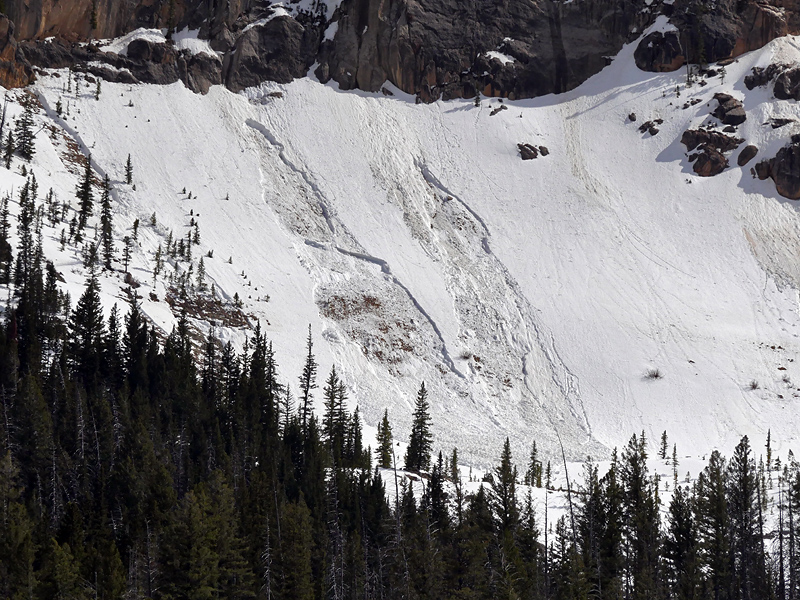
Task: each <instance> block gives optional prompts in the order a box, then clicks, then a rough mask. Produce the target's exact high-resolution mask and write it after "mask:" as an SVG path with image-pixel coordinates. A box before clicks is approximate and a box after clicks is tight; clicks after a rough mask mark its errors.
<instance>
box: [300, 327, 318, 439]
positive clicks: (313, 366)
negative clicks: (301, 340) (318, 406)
mask: <svg viewBox="0 0 800 600" xmlns="http://www.w3.org/2000/svg"><path fill="white" fill-rule="evenodd" d="M316 388H317V361H316V359H315V358H314V342H313V340H312V338H311V325H309V326H308V337H307V338H306V362H305V364H304V365H303V374H302V375H300V411H301V412H300V425H301V426H302V428H303V431H307V427H308V420H309V418H310V417H311V411H312V400H313V391H314V390H315V389H316Z"/></svg>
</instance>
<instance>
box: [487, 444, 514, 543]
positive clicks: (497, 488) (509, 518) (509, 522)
mask: <svg viewBox="0 0 800 600" xmlns="http://www.w3.org/2000/svg"><path fill="white" fill-rule="evenodd" d="M489 502H490V504H491V506H492V512H493V513H494V518H495V521H496V523H497V529H498V531H500V532H501V534H506V533H513V532H514V530H516V528H517V525H518V524H519V501H518V499H517V468H516V467H515V466H514V465H513V464H512V462H511V443H510V441H509V439H508V438H506V441H505V443H504V444H503V452H502V454H501V455H500V465H499V466H497V467H495V469H494V473H493V477H492V482H491V492H490V494H489Z"/></svg>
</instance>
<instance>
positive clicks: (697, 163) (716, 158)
mask: <svg viewBox="0 0 800 600" xmlns="http://www.w3.org/2000/svg"><path fill="white" fill-rule="evenodd" d="M701 150H702V151H701V152H700V153H699V154H696V155H694V158H695V160H694V164H693V165H692V169H693V170H694V172H695V173H697V174H698V175H700V177H713V176H714V175H719V174H720V173H722V171H724V170H725V169H726V168H727V167H728V159H727V158H725V155H724V154H722V153H721V152H719V151H718V150H716V149H714V148H710V147H709V146H703V147H701Z"/></svg>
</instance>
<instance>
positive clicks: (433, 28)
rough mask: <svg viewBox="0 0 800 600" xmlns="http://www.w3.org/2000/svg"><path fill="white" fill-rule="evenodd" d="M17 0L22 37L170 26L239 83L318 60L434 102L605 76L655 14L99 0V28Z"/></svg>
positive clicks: (565, 8) (576, 8)
mask: <svg viewBox="0 0 800 600" xmlns="http://www.w3.org/2000/svg"><path fill="white" fill-rule="evenodd" d="M11 4H12V5H13V6H12V7H11V9H10V13H11V14H10V17H11V19H12V20H16V21H17V22H18V24H19V31H20V33H21V35H20V38H21V39H24V40H34V39H36V40H43V39H44V38H47V37H51V36H55V37H57V38H60V39H63V40H66V41H78V40H86V39H90V38H92V37H94V38H104V37H116V36H119V35H122V34H124V33H126V32H128V31H131V30H133V29H135V28H137V27H166V26H167V25H168V24H170V23H171V24H173V25H174V26H175V27H176V29H178V30H180V29H182V28H184V27H189V28H190V29H195V28H199V29H200V35H201V36H202V37H205V38H208V39H209V40H210V42H211V46H212V48H214V49H215V50H217V51H221V52H224V53H226V56H225V59H224V64H225V72H224V73H223V80H224V81H225V82H226V84H227V85H228V86H229V87H231V89H234V90H239V89H242V88H243V87H245V86H249V85H254V84H257V83H260V82H262V81H265V80H272V81H280V82H286V81H290V80H291V79H292V78H295V77H301V76H304V75H305V74H306V72H307V70H308V67H309V66H310V65H312V64H314V63H315V62H317V63H319V67H318V69H317V71H316V74H317V76H318V77H319V78H320V79H321V80H323V81H328V80H330V79H333V80H334V81H336V82H338V83H339V84H340V86H341V87H342V88H343V89H355V88H358V89H363V90H367V91H378V90H380V89H381V87H382V85H383V84H384V82H385V81H387V80H388V81H390V82H392V83H393V84H395V85H396V86H397V87H398V88H400V89H401V90H403V91H404V92H407V93H410V94H415V95H417V96H418V97H419V98H420V99H421V100H422V101H426V102H427V101H433V100H436V99H439V98H443V99H450V98H459V97H473V96H474V95H475V94H476V93H482V94H484V95H487V96H506V97H510V98H523V97H534V96H539V95H542V94H547V93H551V92H562V91H566V90H568V89H571V88H573V87H575V86H577V85H578V84H580V83H582V82H583V81H584V80H586V79H587V78H588V77H589V76H591V75H593V74H595V73H597V72H598V71H600V70H601V69H602V68H603V67H604V66H605V65H606V64H607V58H606V57H609V56H613V55H614V54H616V53H617V52H618V51H619V50H620V48H621V47H622V45H623V44H624V43H626V42H628V41H631V39H632V38H633V36H635V33H634V32H636V31H641V30H642V29H643V28H644V27H646V26H647V25H649V23H650V22H651V21H652V19H653V14H652V13H651V12H649V11H644V10H643V9H644V8H645V7H646V2H645V0H631V1H629V2H624V3H619V2H614V1H612V0H598V1H597V2H596V3H594V4H593V5H592V6H591V8H590V9H587V7H586V6H584V5H583V4H580V3H557V2H554V1H553V0H534V1H533V2H531V1H530V0H501V1H499V2H498V1H495V0H469V1H466V2H465V1H462V0H384V1H378V0H344V1H343V2H342V4H341V6H340V7H339V8H338V9H337V11H336V13H334V14H333V15H327V14H325V15H324V16H322V18H321V15H323V12H320V13H319V14H314V15H299V16H298V17H297V18H296V19H295V18H293V17H278V18H275V19H272V20H270V21H269V22H267V23H266V24H264V25H262V26H256V27H251V28H248V27H247V25H249V24H251V23H253V22H254V21H257V20H258V19H261V18H262V17H263V16H264V15H267V14H269V11H270V9H269V3H268V2H258V1H256V2H245V0H231V1H229V2H208V1H207V0H176V2H175V3H174V4H173V6H174V11H173V14H172V15H170V14H169V11H168V5H167V3H166V2H162V3H153V2H150V1H148V0H127V1H125V2H123V1H122V0H97V3H96V17H97V28H96V29H95V30H91V29H90V25H89V23H90V21H91V18H90V17H91V11H92V0H70V1H69V2H68V1H67V0H28V2H26V3H24V5H23V3H21V2H13V3H11ZM287 6H289V5H287ZM328 17H332V19H331V21H330V22H329V20H328ZM332 23H335V26H333V29H330V26H331V25H332ZM334 30H335V34H334ZM326 31H328V32H329V35H328V36H325V35H324V34H325V32H326Z"/></svg>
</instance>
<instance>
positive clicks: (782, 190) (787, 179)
mask: <svg viewBox="0 0 800 600" xmlns="http://www.w3.org/2000/svg"><path fill="white" fill-rule="evenodd" d="M769 167H770V168H769V175H770V177H772V180H773V181H774V182H775V189H777V190H778V193H779V194H780V195H781V196H783V197H784V198H790V199H792V200H798V199H800V141H794V140H793V141H792V143H791V144H789V145H788V146H785V147H783V148H781V149H780V150H778V154H776V155H775V158H773V159H772V160H771V161H770V164H769ZM756 169H757V167H756Z"/></svg>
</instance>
